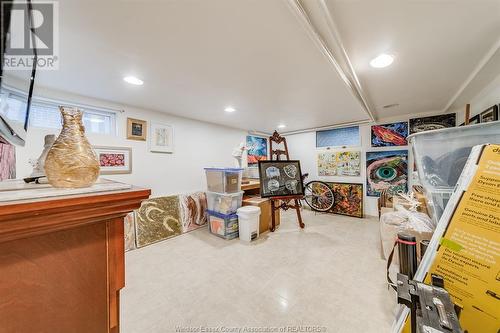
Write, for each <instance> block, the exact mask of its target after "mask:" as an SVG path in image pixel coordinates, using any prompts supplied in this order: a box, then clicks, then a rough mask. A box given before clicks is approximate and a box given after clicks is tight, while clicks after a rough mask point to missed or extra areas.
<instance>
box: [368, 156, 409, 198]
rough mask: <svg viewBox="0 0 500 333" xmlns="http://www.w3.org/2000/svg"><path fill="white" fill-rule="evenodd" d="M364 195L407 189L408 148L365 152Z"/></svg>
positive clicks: (377, 194)
mask: <svg viewBox="0 0 500 333" xmlns="http://www.w3.org/2000/svg"><path fill="white" fill-rule="evenodd" d="M366 185H367V188H366V195H368V196H372V197H378V196H380V192H381V191H382V190H387V191H388V193H389V194H396V193H398V192H407V190H408V150H392V151H374V152H367V153H366Z"/></svg>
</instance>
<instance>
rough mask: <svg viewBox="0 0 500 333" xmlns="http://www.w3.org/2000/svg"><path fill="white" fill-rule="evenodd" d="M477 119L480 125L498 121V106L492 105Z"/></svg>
mask: <svg viewBox="0 0 500 333" xmlns="http://www.w3.org/2000/svg"><path fill="white" fill-rule="evenodd" d="M479 118H480V119H479V121H480V122H481V123H489V122H491V121H496V120H498V105H493V106H491V107H489V108H488V109H486V110H484V111H483V112H481V114H480V115H479Z"/></svg>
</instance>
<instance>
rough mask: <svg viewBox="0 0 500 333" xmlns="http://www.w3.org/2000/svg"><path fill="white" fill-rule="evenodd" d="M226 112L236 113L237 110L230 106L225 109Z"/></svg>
mask: <svg viewBox="0 0 500 333" xmlns="http://www.w3.org/2000/svg"><path fill="white" fill-rule="evenodd" d="M224 111H226V112H234V111H236V109H235V108H233V107H232V106H228V107H226V108H225V109H224Z"/></svg>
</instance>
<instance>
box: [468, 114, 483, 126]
mask: <svg viewBox="0 0 500 333" xmlns="http://www.w3.org/2000/svg"><path fill="white" fill-rule="evenodd" d="M480 122H481V117H480V115H478V114H476V115H475V116H474V117H472V118H470V119H469V123H468V125H474V124H479V123H480Z"/></svg>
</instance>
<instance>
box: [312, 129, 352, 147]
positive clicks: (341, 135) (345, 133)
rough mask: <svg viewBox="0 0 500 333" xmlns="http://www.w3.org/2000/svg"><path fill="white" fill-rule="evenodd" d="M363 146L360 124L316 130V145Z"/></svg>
mask: <svg viewBox="0 0 500 333" xmlns="http://www.w3.org/2000/svg"><path fill="white" fill-rule="evenodd" d="M357 146H361V140H360V135H359V126H352V127H343V128H333V129H329V130H324V131H317V132H316V147H317V148H321V147H357Z"/></svg>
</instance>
